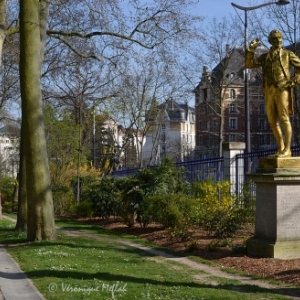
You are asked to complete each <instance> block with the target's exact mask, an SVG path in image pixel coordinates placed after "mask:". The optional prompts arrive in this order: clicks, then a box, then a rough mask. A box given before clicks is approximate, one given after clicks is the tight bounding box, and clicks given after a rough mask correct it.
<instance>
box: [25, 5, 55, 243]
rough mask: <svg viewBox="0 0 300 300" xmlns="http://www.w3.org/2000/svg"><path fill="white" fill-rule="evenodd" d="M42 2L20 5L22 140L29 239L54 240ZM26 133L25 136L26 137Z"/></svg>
mask: <svg viewBox="0 0 300 300" xmlns="http://www.w3.org/2000/svg"><path fill="white" fill-rule="evenodd" d="M39 8H40V6H39V0H22V1H20V84H21V98H22V120H23V121H22V126H23V128H22V133H23V135H22V137H21V138H22V139H23V146H24V153H23V155H25V157H26V159H25V168H26V190H27V230H28V231H27V239H28V240H29V241H35V240H50V239H54V238H55V224H54V212H53V202H52V192H51V186H50V175H49V166H48V158H47V150H46V138H45V130H44V116H43V106H42V93H41V84H40V55H41V41H40V34H41V32H40V19H39ZM24 133H25V134H24Z"/></svg>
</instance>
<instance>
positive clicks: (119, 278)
mask: <svg viewBox="0 0 300 300" xmlns="http://www.w3.org/2000/svg"><path fill="white" fill-rule="evenodd" d="M26 274H27V276H28V277H29V278H35V279H38V278H45V277H52V278H57V279H58V278H59V279H66V281H67V280H71V279H78V280H92V281H94V280H95V279H96V280H99V281H100V282H112V283H116V282H122V283H124V284H127V286H128V287H130V283H132V284H140V285H141V286H143V287H144V286H145V285H153V286H156V287H158V286H163V287H170V288H173V287H189V288H197V289H202V288H209V289H216V290H227V291H235V292H239V293H255V294H260V293H261V294H265V293H268V292H270V290H269V289H266V288H261V287H257V286H254V285H246V284H238V283H236V284H219V285H215V284H214V285H213V284H203V283H197V282H189V283H187V282H177V281H168V280H165V281H160V280H155V279H151V278H141V277H133V276H129V275H120V274H113V273H109V272H96V273H85V272H76V271H58V270H33V271H29V272H26ZM0 277H3V278H7V279H13V280H18V279H24V274H23V273H14V274H11V273H6V272H0ZM272 292H274V293H277V294H281V295H285V296H291V297H299V296H300V291H299V289H296V288H288V287H287V288H285V287H278V288H277V289H273V290H272Z"/></svg>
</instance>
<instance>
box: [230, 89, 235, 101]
mask: <svg viewBox="0 0 300 300" xmlns="http://www.w3.org/2000/svg"><path fill="white" fill-rule="evenodd" d="M230 97H231V98H232V99H235V98H236V93H235V89H231V90H230Z"/></svg>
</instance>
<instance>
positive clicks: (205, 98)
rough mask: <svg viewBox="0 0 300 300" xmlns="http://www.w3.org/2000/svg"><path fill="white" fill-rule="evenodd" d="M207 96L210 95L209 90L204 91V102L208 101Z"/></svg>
mask: <svg viewBox="0 0 300 300" xmlns="http://www.w3.org/2000/svg"><path fill="white" fill-rule="evenodd" d="M207 95H208V93H207V89H203V99H204V101H207Z"/></svg>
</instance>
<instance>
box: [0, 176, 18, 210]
mask: <svg viewBox="0 0 300 300" xmlns="http://www.w3.org/2000/svg"><path fill="white" fill-rule="evenodd" d="M17 184H18V183H17V181H16V179H14V178H12V177H2V178H0V194H1V203H2V209H3V211H6V212H11V211H12V208H13V201H14V196H15V191H16V188H17Z"/></svg>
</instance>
